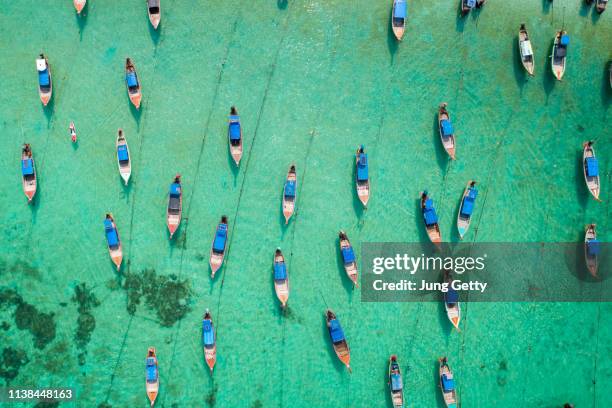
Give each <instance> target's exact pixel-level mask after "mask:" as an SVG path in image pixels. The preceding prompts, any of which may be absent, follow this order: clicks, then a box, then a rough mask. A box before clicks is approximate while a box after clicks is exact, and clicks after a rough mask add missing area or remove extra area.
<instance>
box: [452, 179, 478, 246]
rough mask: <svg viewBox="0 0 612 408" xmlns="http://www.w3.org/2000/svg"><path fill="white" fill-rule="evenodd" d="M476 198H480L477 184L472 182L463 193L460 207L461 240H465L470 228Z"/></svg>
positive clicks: (459, 230)
mask: <svg viewBox="0 0 612 408" xmlns="http://www.w3.org/2000/svg"><path fill="white" fill-rule="evenodd" d="M476 196H478V190H476V182H475V181H472V180H470V181H468V184H467V186H466V187H465V190H464V191H463V196H462V197H461V203H460V205H459V214H457V231H458V232H459V238H461V239H463V236H464V235H465V234H466V232H467V230H468V229H469V228H470V223H471V222H472V213H473V212H474V201H475V200H476Z"/></svg>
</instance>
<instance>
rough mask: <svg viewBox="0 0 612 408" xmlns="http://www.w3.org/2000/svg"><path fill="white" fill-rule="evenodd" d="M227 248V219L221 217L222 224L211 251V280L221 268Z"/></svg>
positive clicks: (216, 233) (218, 228) (219, 226)
mask: <svg viewBox="0 0 612 408" xmlns="http://www.w3.org/2000/svg"><path fill="white" fill-rule="evenodd" d="M226 246H227V217H226V216H225V215H224V216H222V217H221V222H220V223H219V225H218V226H217V231H216V232H215V239H214V240H213V244H212V248H211V249H210V270H211V274H210V276H211V278H214V277H215V272H217V271H218V270H219V268H221V265H222V264H223V258H224V257H225V247H226Z"/></svg>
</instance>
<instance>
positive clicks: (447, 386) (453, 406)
mask: <svg viewBox="0 0 612 408" xmlns="http://www.w3.org/2000/svg"><path fill="white" fill-rule="evenodd" d="M439 373H440V376H439V377H440V378H439V380H440V388H441V390H442V396H443V397H444V403H445V404H446V406H447V407H448V408H457V407H458V406H459V405H458V404H459V402H458V400H457V391H456V390H455V380H454V378H453V373H452V371H451V369H450V367H449V366H448V364H447V360H446V357H442V358H440V371H439Z"/></svg>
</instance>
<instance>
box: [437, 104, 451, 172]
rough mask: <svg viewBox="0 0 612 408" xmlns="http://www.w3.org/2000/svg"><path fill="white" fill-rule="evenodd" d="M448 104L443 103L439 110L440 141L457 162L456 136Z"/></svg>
mask: <svg viewBox="0 0 612 408" xmlns="http://www.w3.org/2000/svg"><path fill="white" fill-rule="evenodd" d="M447 105H448V104H447V103H446V102H444V103H441V104H440V106H439V108H438V130H439V132H440V140H441V141H442V146H444V150H446V153H448V155H449V156H450V157H451V159H453V160H455V135H454V132H455V131H454V129H453V125H452V124H451V119H450V114H449V113H448V110H446V106H447Z"/></svg>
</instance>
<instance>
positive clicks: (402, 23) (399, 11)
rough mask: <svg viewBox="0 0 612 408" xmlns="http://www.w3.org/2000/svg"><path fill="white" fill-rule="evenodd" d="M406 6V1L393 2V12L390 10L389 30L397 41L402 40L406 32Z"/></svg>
mask: <svg viewBox="0 0 612 408" xmlns="http://www.w3.org/2000/svg"><path fill="white" fill-rule="evenodd" d="M407 8H408V5H407V4H406V0H393V10H391V28H393V34H394V35H395V38H397V39H398V41H401V40H402V37H403V36H404V32H405V30H406V11H407Z"/></svg>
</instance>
